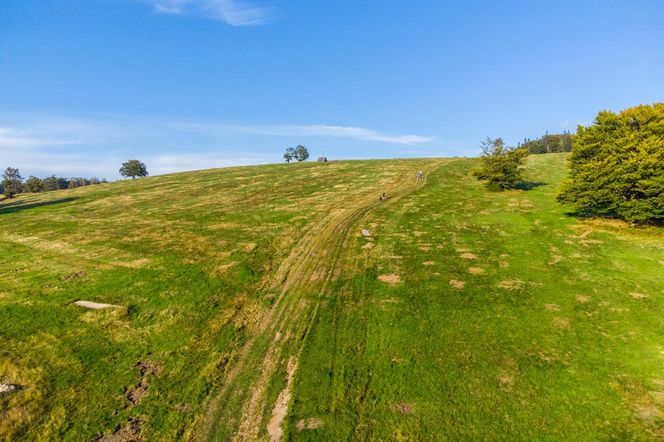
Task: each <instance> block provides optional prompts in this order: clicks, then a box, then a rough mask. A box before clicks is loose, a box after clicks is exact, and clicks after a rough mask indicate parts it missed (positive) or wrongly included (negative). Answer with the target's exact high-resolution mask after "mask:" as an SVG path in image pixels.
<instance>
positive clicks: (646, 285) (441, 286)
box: [288, 155, 664, 440]
mask: <svg viewBox="0 0 664 442" xmlns="http://www.w3.org/2000/svg"><path fill="white" fill-rule="evenodd" d="M564 158H565V156H564V155H542V156H533V157H531V158H530V159H529V161H528V178H529V179H530V180H532V181H536V182H543V183H546V184H545V185H541V186H538V187H536V188H534V189H533V190H530V191H510V192H505V193H490V192H487V191H486V190H485V189H484V188H483V187H482V186H481V185H480V184H478V183H477V182H476V181H475V180H474V179H472V178H470V177H469V175H468V171H469V169H470V168H471V167H472V166H473V164H474V161H473V160H459V161H456V162H453V163H451V164H449V165H447V166H443V167H442V168H440V169H438V170H437V171H436V172H435V173H434V174H433V175H432V176H430V177H429V182H428V185H427V186H426V187H424V188H422V189H420V190H418V191H416V192H413V193H411V194H410V195H409V196H407V197H405V198H404V199H403V200H402V201H401V202H400V203H399V204H398V205H397V206H396V207H384V208H383V209H380V210H376V211H374V212H373V213H372V214H371V215H370V216H369V218H368V219H367V220H366V223H367V224H369V223H375V230H376V240H375V244H376V245H375V247H373V248H371V249H363V248H362V246H363V245H364V244H365V243H366V242H367V241H366V240H365V239H364V238H356V239H355V241H354V243H353V246H352V247H353V251H352V253H349V254H348V266H347V268H348V269H349V273H348V278H346V279H345V280H343V281H339V283H338V284H337V286H336V287H335V289H334V290H330V291H329V292H328V294H327V296H326V298H325V301H326V302H325V303H324V304H323V306H322V307H321V309H320V311H319V314H318V317H317V320H316V323H315V325H314V327H313V329H312V331H311V334H310V336H309V338H308V342H307V345H306V347H305V349H304V352H303V356H302V360H301V370H300V372H299V373H298V377H297V383H296V386H295V389H294V396H293V397H294V402H293V410H292V413H291V414H290V417H289V425H288V431H289V435H290V437H291V438H293V439H303V440H345V439H349V438H350V439H357V440H365V439H371V440H399V439H401V440H415V439H417V440H422V439H424V440H441V439H453V440H458V439H503V440H514V439H520V440H538V439H540V440H541V439H548V440H588V439H612V438H618V439H642V440H645V439H651V438H654V437H664V432H663V429H664V426H663V421H662V417H663V416H664V415H663V414H662V411H663V406H664V393H663V392H664V381H663V380H664V352H663V350H664V329H663V328H662V315H661V312H662V311H663V310H662V309H663V308H664V279H663V278H662V276H663V275H664V259H663V258H664V238H663V236H662V232H661V230H655V229H635V228H629V227H627V226H623V225H620V224H616V223H602V222H584V221H580V220H577V219H575V218H572V217H569V216H567V215H566V214H565V209H564V208H561V207H559V206H558V205H557V204H556V202H555V194H556V192H557V187H558V184H559V182H560V179H561V178H562V177H563V174H564ZM464 253H470V254H472V255H463V254H464ZM462 256H466V257H467V258H473V259H467V258H466V259H464V258H463V257H462ZM471 268H472V269H473V271H474V272H475V273H476V274H472V273H471V271H470V269H471ZM350 269H352V271H351V270H350ZM477 269H481V270H477ZM479 272H483V273H480V274H477V273H479ZM384 274H396V275H399V276H400V279H401V281H402V282H401V283H398V284H394V285H390V284H387V283H385V282H382V281H380V280H377V275H384ZM450 281H453V282H454V281H460V282H463V283H464V284H465V285H464V286H463V288H455V287H454V286H453V285H452V284H451V283H450ZM456 284H457V286H460V285H461V284H460V283H456ZM631 293H642V294H645V295H647V298H645V299H635V298H634V297H633V296H630V294H631ZM635 296H636V297H637V298H638V295H635ZM311 418H316V419H319V420H320V421H322V425H321V426H320V428H319V429H315V430H302V431H300V432H298V430H297V427H296V424H297V422H298V421H300V420H302V419H311Z"/></svg>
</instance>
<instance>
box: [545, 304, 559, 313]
mask: <svg viewBox="0 0 664 442" xmlns="http://www.w3.org/2000/svg"><path fill="white" fill-rule="evenodd" d="M544 308H545V309H547V310H549V311H552V312H558V311H560V307H559V306H558V305H556V304H544Z"/></svg>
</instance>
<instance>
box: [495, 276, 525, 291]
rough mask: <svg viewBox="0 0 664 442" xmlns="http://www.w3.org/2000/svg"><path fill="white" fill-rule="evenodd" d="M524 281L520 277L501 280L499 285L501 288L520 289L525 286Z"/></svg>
mask: <svg viewBox="0 0 664 442" xmlns="http://www.w3.org/2000/svg"><path fill="white" fill-rule="evenodd" d="M523 286H524V282H523V281H521V280H520V279H508V280H505V281H501V282H500V283H499V284H498V287H499V288H501V289H506V290H518V289H521V288H523Z"/></svg>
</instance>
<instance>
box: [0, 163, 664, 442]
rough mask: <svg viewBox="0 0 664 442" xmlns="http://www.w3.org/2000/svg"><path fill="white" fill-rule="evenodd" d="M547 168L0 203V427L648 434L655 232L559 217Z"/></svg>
mask: <svg viewBox="0 0 664 442" xmlns="http://www.w3.org/2000/svg"><path fill="white" fill-rule="evenodd" d="M564 161H565V154H551V155H541V156H535V157H531V158H530V159H529V160H528V169H527V177H528V179H529V180H530V181H531V182H532V183H533V185H532V186H530V187H532V189H531V190H516V191H509V192H504V193H492V192H488V191H486V190H485V189H484V188H483V187H482V186H481V184H479V183H478V182H476V181H475V180H474V178H472V177H470V175H469V171H470V169H471V168H472V167H474V165H475V160H473V159H421V160H391V161H352V162H334V163H327V164H325V163H308V164H297V165H295V164H291V165H272V166H259V167H246V168H229V169H218V170H207V171H201V172H192V173H185V174H176V175H167V176H160V177H153V178H148V179H141V180H136V181H124V182H121V183H113V184H108V185H99V186H93V187H88V188H79V189H74V190H70V191H58V192H51V193H47V194H42V195H38V196H26V197H21V198H18V199H16V200H12V201H4V202H0V324H2V327H0V342H2V348H1V350H2V351H0V383H13V384H18V385H22V386H25V389H23V390H21V391H18V392H15V393H10V394H7V393H0V436H2V437H4V438H7V439H12V440H13V439H18V438H24V439H28V440H38V439H66V440H82V439H84V440H89V439H93V438H96V437H98V438H102V439H103V438H107V440H112V437H115V438H116V439H115V440H122V438H124V439H131V438H135V439H141V438H144V439H146V440H172V439H176V438H184V439H204V440H227V439H232V438H235V440H251V439H257V438H259V439H263V438H268V437H270V436H272V437H278V436H279V434H280V432H281V431H283V433H284V437H287V438H290V439H304V440H307V439H315V440H337V439H347V438H353V439H367V438H368V439H376V440H386V439H439V438H440V437H441V435H446V436H447V437H449V438H452V439H458V438H483V439H486V438H501V439H507V440H513V439H555V440H560V439H579V438H580V439H595V438H602V439H605V438H616V437H617V438H628V439H649V438H653V437H664V371H663V369H662V367H663V366H664V344H663V343H664V339H663V338H664V329H663V328H662V318H661V312H662V311H663V308H664V283H663V281H662V274H663V273H664V235H662V232H661V230H657V229H654V228H652V229H636V228H631V227H629V226H626V225H624V224H621V223H616V222H607V221H593V220H579V219H576V218H574V217H571V216H569V215H567V214H566V213H565V209H564V208H561V207H560V206H559V205H558V204H557V203H556V202H555V194H556V192H557V188H558V186H559V183H560V180H561V179H562V178H563V176H564V174H565V171H564ZM420 169H422V170H425V171H427V172H428V173H429V176H428V179H427V182H426V184H424V185H420V184H416V183H415V182H414V181H415V180H414V176H415V172H416V171H418V170H420ZM382 192H386V193H387V194H388V196H389V198H388V199H387V200H384V201H380V200H379V198H378V196H379V195H380V194H381V193H382ZM361 229H367V230H369V231H370V234H371V236H364V235H362V234H361ZM76 300H88V301H95V302H102V303H108V304H113V305H117V306H118V307H112V308H107V309H103V310H89V309H85V308H83V307H79V306H77V305H74V304H73V302H74V301H76Z"/></svg>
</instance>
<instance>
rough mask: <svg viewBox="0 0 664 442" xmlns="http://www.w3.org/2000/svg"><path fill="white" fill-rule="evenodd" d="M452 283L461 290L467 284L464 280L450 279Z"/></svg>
mask: <svg viewBox="0 0 664 442" xmlns="http://www.w3.org/2000/svg"><path fill="white" fill-rule="evenodd" d="M450 285H451V286H452V287H454V288H455V289H457V290H461V289H462V288H464V287H465V286H466V283H465V282H464V281H459V280H458V279H450Z"/></svg>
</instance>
